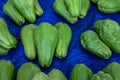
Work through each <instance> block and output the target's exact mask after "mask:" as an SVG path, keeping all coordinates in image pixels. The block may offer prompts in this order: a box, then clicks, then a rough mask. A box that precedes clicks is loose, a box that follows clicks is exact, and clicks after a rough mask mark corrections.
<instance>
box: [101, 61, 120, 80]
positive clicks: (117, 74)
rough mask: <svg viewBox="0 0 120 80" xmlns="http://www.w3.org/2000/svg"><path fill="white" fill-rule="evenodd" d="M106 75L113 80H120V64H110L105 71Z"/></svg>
mask: <svg viewBox="0 0 120 80" xmlns="http://www.w3.org/2000/svg"><path fill="white" fill-rule="evenodd" d="M103 71H104V72H105V73H108V74H110V75H111V76H112V77H113V80H120V64H119V63H117V62H112V63H110V64H109V65H108V66H107V67H105V68H104V69H103Z"/></svg>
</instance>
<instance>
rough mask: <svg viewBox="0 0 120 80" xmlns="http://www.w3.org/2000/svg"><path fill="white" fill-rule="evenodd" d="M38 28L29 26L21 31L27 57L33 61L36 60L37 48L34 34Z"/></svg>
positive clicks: (32, 25)
mask: <svg viewBox="0 0 120 80" xmlns="http://www.w3.org/2000/svg"><path fill="white" fill-rule="evenodd" d="M35 28H36V26H35V25H34V24H29V25H26V26H24V27H23V29H22V31H21V39H22V43H23V46H24V50H25V55H26V57H27V58H28V59H30V60H33V59H35V58H36V55H37V54H36V48H35V43H34V39H33V33H34V30H35Z"/></svg>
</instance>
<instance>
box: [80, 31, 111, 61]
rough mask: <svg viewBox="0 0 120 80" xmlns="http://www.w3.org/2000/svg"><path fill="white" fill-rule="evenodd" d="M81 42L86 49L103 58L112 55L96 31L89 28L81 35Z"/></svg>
mask: <svg viewBox="0 0 120 80" xmlns="http://www.w3.org/2000/svg"><path fill="white" fill-rule="evenodd" d="M80 42H81V45H82V47H83V48H84V49H85V50H87V51H89V52H91V53H92V54H95V55H97V56H99V57H101V58H103V59H109V57H110V56H111V50H110V49H109V47H108V46H107V45H106V44H105V43H104V42H102V41H101V40H100V38H99V37H98V35H97V34H96V33H95V32H94V31H91V30H87V31H85V32H83V33H82V34H81V36H80Z"/></svg>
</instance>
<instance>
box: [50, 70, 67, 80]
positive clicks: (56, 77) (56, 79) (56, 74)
mask: <svg viewBox="0 0 120 80" xmlns="http://www.w3.org/2000/svg"><path fill="white" fill-rule="evenodd" d="M48 77H49V78H50V79H51V80H67V78H66V77H65V75H64V74H63V72H61V71H60V70H58V69H52V70H51V71H50V72H49V73H48Z"/></svg>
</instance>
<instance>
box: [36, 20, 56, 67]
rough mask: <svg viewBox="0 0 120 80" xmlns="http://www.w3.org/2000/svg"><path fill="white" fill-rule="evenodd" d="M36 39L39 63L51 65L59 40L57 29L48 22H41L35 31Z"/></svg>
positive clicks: (43, 65) (44, 65)
mask: <svg viewBox="0 0 120 80" xmlns="http://www.w3.org/2000/svg"><path fill="white" fill-rule="evenodd" d="M34 39H35V45H36V48H37V52H38V60H39V64H40V65H41V66H42V67H49V66H50V65H51V63H52V59H53V55H54V52H55V48H56V46H57V42H58V33H57V29H56V28H55V27H53V26H52V25H51V24H49V23H47V22H44V23H41V24H40V25H39V26H38V27H37V28H36V30H35V32H34Z"/></svg>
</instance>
